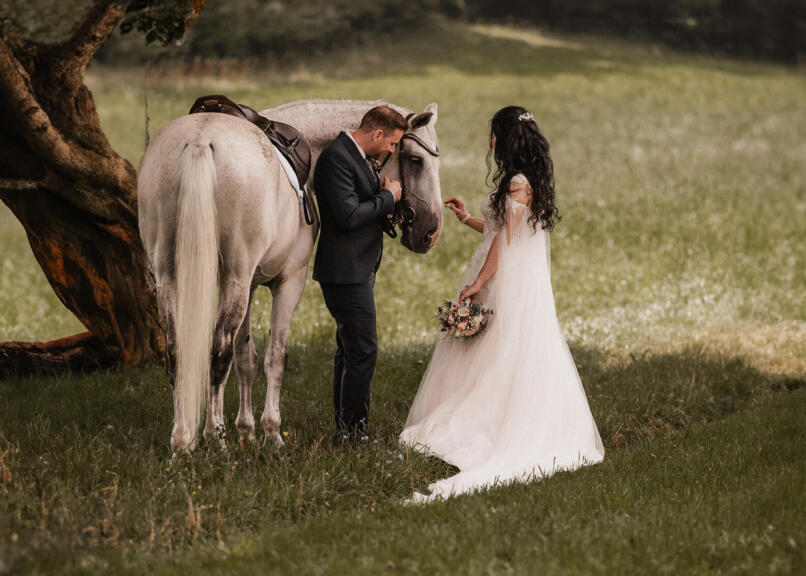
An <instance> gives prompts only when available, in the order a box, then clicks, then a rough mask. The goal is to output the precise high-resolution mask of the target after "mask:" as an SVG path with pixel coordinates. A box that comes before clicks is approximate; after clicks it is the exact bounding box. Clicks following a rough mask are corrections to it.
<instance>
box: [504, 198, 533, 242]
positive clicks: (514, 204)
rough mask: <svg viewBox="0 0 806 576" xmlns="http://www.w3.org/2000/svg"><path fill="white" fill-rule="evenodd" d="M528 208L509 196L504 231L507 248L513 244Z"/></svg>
mask: <svg viewBox="0 0 806 576" xmlns="http://www.w3.org/2000/svg"><path fill="white" fill-rule="evenodd" d="M527 209H528V206H527V205H526V204H523V203H521V202H518V201H517V200H515V199H514V198H513V197H512V196H507V211H506V215H505V218H504V219H505V222H504V231H505V233H506V239H507V246H509V244H510V243H511V242H512V239H513V238H514V237H515V234H516V232H517V228H518V225H519V224H520V223H521V220H522V219H523V216H524V214H525V213H526V210H527Z"/></svg>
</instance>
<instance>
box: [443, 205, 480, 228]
mask: <svg viewBox="0 0 806 576" xmlns="http://www.w3.org/2000/svg"><path fill="white" fill-rule="evenodd" d="M445 206H447V207H448V208H449V209H450V210H451V211H452V212H453V213H454V214H456V217H457V218H458V219H459V222H461V223H462V224H467V225H468V226H470V227H471V228H472V229H473V230H475V231H476V232H484V219H483V218H471V217H470V214H469V213H468V212H467V209H466V208H465V203H464V202H462V200H460V199H459V198H456V197H453V198H448V199H447V200H445Z"/></svg>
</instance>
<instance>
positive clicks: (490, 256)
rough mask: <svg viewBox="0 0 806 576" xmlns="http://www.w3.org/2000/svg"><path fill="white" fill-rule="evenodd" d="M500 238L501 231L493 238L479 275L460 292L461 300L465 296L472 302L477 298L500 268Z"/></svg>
mask: <svg viewBox="0 0 806 576" xmlns="http://www.w3.org/2000/svg"><path fill="white" fill-rule="evenodd" d="M500 238H501V234H500V233H498V234H496V235H495V237H494V238H493V241H492V244H490V251H489V252H487V259H486V260H485V261H484V266H482V267H481V270H480V271H479V275H478V276H476V279H475V280H474V281H473V283H472V284H470V285H469V286H465V288H464V289H463V290H462V291H461V292H460V293H459V301H460V302H461V301H462V300H464V299H465V298H470V300H471V302H472V301H473V300H475V299H476V294H478V293H479V291H481V288H482V286H484V283H485V282H487V280H489V279H490V278H492V277H493V275H494V274H495V272H496V271H497V270H498V243H499V242H500V241H501V240H500Z"/></svg>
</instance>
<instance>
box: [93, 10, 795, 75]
mask: <svg viewBox="0 0 806 576" xmlns="http://www.w3.org/2000/svg"><path fill="white" fill-rule="evenodd" d="M437 18H442V19H444V18H449V19H463V20H472V21H494V22H512V23H521V24H528V25H533V26H539V27H542V28H545V29H548V30H553V31H568V32H576V33H600V34H601V33H603V34H610V35H615V36H618V37H626V38H636V39H648V40H650V41H653V42H660V43H663V44H666V45H669V46H673V47H675V48H680V49H683V50H690V51H699V52H708V53H719V54H729V55H735V56H743V57H751V58H764V59H772V60H779V61H784V62H799V61H802V60H803V58H804V55H806V1H804V0H374V1H373V2H364V1H363V0H297V1H292V0H270V1H266V0H228V1H224V0H209V1H208V2H207V4H206V6H205V8H204V11H203V12H202V14H201V15H200V16H199V18H198V19H197V20H196V21H195V22H194V24H193V26H192V27H191V29H190V30H189V32H188V34H187V35H186V36H185V38H184V40H183V41H182V42H181V44H180V45H175V46H168V47H159V46H157V45H155V44H152V45H150V46H147V47H145V46H143V43H142V39H141V38H140V37H139V35H138V34H124V35H119V34H118V35H116V37H115V38H114V39H113V40H112V41H111V42H109V43H108V44H107V46H105V47H104V49H103V50H102V51H101V52H100V53H99V54H98V60H100V61H106V62H116V63H119V62H131V63H143V62H147V61H150V62H154V61H158V60H161V59H164V58H170V59H175V58H184V59H191V58H199V57H200V58H268V59H276V58H281V57H284V56H288V55H296V56H299V55H303V56H304V55H308V54H315V53H317V52H319V53H321V52H323V51H329V50H333V49H338V48H349V47H355V46H366V47H368V49H371V48H372V46H373V44H374V43H376V42H382V41H384V40H385V39H388V38H389V37H400V36H403V35H407V34H413V33H417V32H420V31H422V30H423V29H424V28H427V27H428V26H429V25H430V24H432V23H433V22H434V20H435V19H437Z"/></svg>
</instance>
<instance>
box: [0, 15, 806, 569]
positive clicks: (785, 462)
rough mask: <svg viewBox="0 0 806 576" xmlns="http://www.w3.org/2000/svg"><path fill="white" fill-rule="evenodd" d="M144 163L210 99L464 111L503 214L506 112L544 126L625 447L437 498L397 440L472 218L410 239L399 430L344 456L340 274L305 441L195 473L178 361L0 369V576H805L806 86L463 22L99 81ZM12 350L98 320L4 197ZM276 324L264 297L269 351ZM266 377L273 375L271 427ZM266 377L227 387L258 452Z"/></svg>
mask: <svg viewBox="0 0 806 576" xmlns="http://www.w3.org/2000/svg"><path fill="white" fill-rule="evenodd" d="M88 85H89V87H90V88H91V89H92V90H93V93H94V95H95V98H96V102H97V104H98V108H99V113H100V116H101V122H102V126H103V128H104V130H105V131H106V133H107V135H108V137H109V139H110V141H111V142H112V144H113V145H114V146H115V147H116V149H117V150H118V151H119V152H120V153H121V154H122V155H124V156H125V157H126V158H128V159H129V160H130V161H132V162H133V163H134V164H135V165H137V163H138V162H139V158H140V156H141V155H142V152H143V148H144V137H145V114H144V94H145V91H146V90H147V92H148V99H149V105H150V112H151V128H152V135H153V133H154V132H155V131H156V130H157V129H159V127H161V126H163V125H164V124H166V123H167V122H169V121H170V120H171V119H173V118H176V117H177V116H180V115H182V114H184V113H186V111H187V108H188V107H189V106H190V104H191V103H192V102H193V101H194V100H195V98H196V97H197V96H199V95H201V94H206V93H226V94H227V95H229V96H230V97H232V98H234V99H235V100H237V101H239V102H244V103H248V104H250V105H251V106H253V107H255V108H258V109H260V108H267V107H270V106H274V105H277V104H280V103H283V102H286V101H289V100H295V99H300V98H355V99H376V98H383V99H386V100H388V101H390V102H394V103H396V104H401V105H405V106H407V107H410V108H413V109H415V110H420V109H422V108H423V107H424V106H425V105H427V104H428V103H429V102H438V103H439V121H438V124H437V131H438V134H439V137H440V148H441V150H442V151H443V156H442V167H441V181H442V195H443V198H447V197H449V196H453V195H458V196H460V197H462V198H464V199H465V200H466V201H467V202H468V205H469V206H470V208H471V210H472V211H473V212H474V213H478V211H479V208H478V206H479V204H480V202H481V199H482V197H483V195H484V194H485V193H486V191H487V190H488V187H487V185H486V184H485V175H486V172H487V170H486V166H485V155H486V152H487V138H488V133H489V118H490V117H491V115H492V114H493V113H494V112H495V111H496V110H497V109H498V108H500V107H502V106H504V105H508V104H512V103H517V104H520V105H522V106H525V107H526V108H527V109H529V110H530V111H532V112H533V113H534V115H535V117H536V120H537V122H538V124H539V125H540V127H541V129H542V130H543V131H544V133H545V134H546V136H547V138H548V140H549V142H550V143H551V147H552V148H551V149H552V157H553V159H554V163H555V174H556V183H557V201H558V205H559V208H560V212H561V215H562V217H563V220H562V222H561V223H560V224H559V225H558V226H557V229H556V231H555V232H554V233H553V239H552V268H551V269H552V281H553V286H554V290H555V299H556V304H557V312H558V315H559V319H560V323H561V325H562V326H563V328H564V330H565V332H566V335H567V338H568V341H569V344H570V346H571V349H572V353H573V355H574V358H575V359H576V361H577V364H578V368H579V371H580V374H581V377H582V381H583V384H584V386H585V389H586V391H587V393H588V398H589V402H590V405H591V409H592V411H593V414H594V417H595V419H596V421H597V424H598V425H599V428H600V432H601V435H602V438H603V440H604V442H605V446H606V449H607V451H608V452H607V455H606V458H605V461H604V462H603V463H602V464H600V465H598V466H596V467H593V468H590V469H585V470H581V471H579V472H576V473H573V474H558V475H556V476H555V477H553V478H551V479H549V480H546V481H542V482H538V483H534V484H531V485H528V486H511V487H505V488H499V489H496V490H492V491H490V492H487V493H483V494H478V495H473V496H465V497H461V498H457V499H454V500H452V501H449V502H447V503H438V504H435V505H433V506H429V507H427V508H417V507H407V506H404V505H403V504H402V500H403V499H405V498H406V497H407V496H409V495H410V494H411V492H412V491H413V490H415V489H417V490H422V489H424V488H425V486H427V484H428V483H429V482H432V481H434V480H436V479H438V478H440V477H444V476H445V475H448V474H450V473H452V470H451V469H450V467H448V466H446V465H445V464H443V463H441V462H439V461H436V460H433V459H426V458H423V457H422V456H419V455H416V454H413V453H409V452H406V451H404V450H401V449H400V448H399V447H398V446H397V443H396V436H397V433H398V432H399V430H400V429H401V427H402V424H403V422H404V420H405V417H406V412H407V408H408V405H409V404H410V402H411V399H412V398H413V395H414V392H415V391H416V387H417V384H418V382H419V378H420V376H421V374H422V372H423V370H424V368H425V365H426V363H427V361H428V358H429V354H430V351H431V348H432V346H433V342H434V340H435V338H437V337H438V335H439V333H438V329H437V324H436V322H435V321H434V319H433V314H434V312H435V308H436V305H437V304H438V303H439V301H440V300H441V299H442V298H444V297H450V296H451V295H452V294H453V292H454V290H455V288H456V284H457V283H458V282H459V280H460V278H461V275H462V271H463V269H464V265H465V264H466V262H467V260H468V259H469V257H470V255H471V254H472V252H473V251H474V249H475V246H476V244H477V242H478V241H479V236H478V235H476V234H475V233H473V232H472V231H471V230H470V229H468V228H466V227H463V226H461V225H459V224H458V222H456V219H455V218H454V217H453V215H452V214H451V213H450V212H447V211H446V212H447V213H446V215H445V226H444V231H443V234H442V237H441V238H440V240H439V243H438V244H437V246H436V247H435V248H434V249H433V250H432V251H431V252H430V253H429V254H427V255H425V256H419V255H415V254H411V253H408V252H407V251H406V250H405V249H404V248H402V246H400V245H399V244H397V243H393V242H391V241H387V243H386V248H385V252H384V261H383V264H382V267H381V270H380V272H379V275H378V280H377V284H376V300H377V307H378V331H379V341H380V354H379V359H378V369H377V372H376V377H375V380H374V382H373V390H372V393H373V400H372V402H373V404H372V425H373V431H374V434H375V438H376V439H377V442H375V443H368V444H366V445H361V446H359V447H358V448H356V449H353V450H348V451H345V452H342V451H336V450H334V449H332V448H331V447H330V446H329V445H328V443H327V439H328V437H329V435H330V433H331V427H332V424H331V421H332V415H331V410H332V407H331V404H330V392H329V390H330V371H331V366H332V351H333V348H334V326H333V322H332V320H331V318H330V317H329V315H328V314H327V311H326V309H325V306H324V303H323V300H322V296H321V292H320V290H319V288H318V286H317V285H316V284H315V283H313V282H312V281H311V282H309V283H308V285H307V286H306V289H305V294H304V297H303V300H302V302H301V304H300V306H299V308H298V310H297V312H296V315H295V317H294V321H293V324H292V334H291V347H290V355H289V366H288V372H287V375H286V378H285V383H284V388H283V393H282V402H281V410H282V415H283V419H284V420H283V426H282V431H283V435H284V437H285V440H286V446H285V447H284V448H283V449H282V450H276V449H273V448H271V447H269V446H262V445H255V446H248V447H245V448H241V447H239V446H237V445H232V444H231V445H230V449H229V450H227V451H226V452H221V451H220V450H218V449H216V448H213V447H209V446H202V447H201V448H200V449H199V450H197V451H196V452H195V453H194V454H193V455H192V456H190V457H188V458H180V459H171V454H170V448H169V445H168V439H169V435H170V427H171V418H172V405H171V395H170V390H169V388H168V385H167V380H166V378H165V377H164V375H163V372H162V369H161V367H159V366H151V367H144V368H140V369H136V370H127V371H125V372H116V371H109V372H104V373H97V374H92V375H61V376H52V375H40V376H31V377H25V378H16V379H14V378H12V379H6V380H3V381H0V399H1V400H0V574H3V573H15V572H27V573H50V572H60V573H69V572H73V573H93V572H106V571H113V570H114V571H116V572H118V571H120V572H146V571H147V572H149V573H172V572H174V571H178V570H187V569H190V568H194V569H202V570H204V571H208V572H211V573H217V572H226V571H231V570H243V571H247V570H248V571H252V572H256V571H260V572H283V573H286V572H288V571H290V570H291V569H295V570H300V571H302V572H304V573H343V572H354V573H377V572H380V571H399V572H403V571H407V572H419V573H444V572H457V573H458V572H461V573H489V572H494V573H499V572H500V573H508V572H515V573H524V572H526V573H560V574H562V573H569V574H570V573H613V572H618V573H674V574H677V573H705V572H718V573H760V572H763V573H802V572H803V571H804V570H806V553H805V552H804V549H806V512H805V511H806V496H804V494H803V490H802V485H803V480H804V478H805V477H806V476H804V472H806V449H805V448H804V442H803V438H804V433H805V432H806V424H804V417H803V415H804V413H805V412H804V410H806V392H804V382H805V381H806V290H804V287H806V241H805V240H806V226H804V222H806V168H804V162H803V159H804V158H806V140H804V138H803V134H804V133H806V104H804V102H805V101H806V100H804V95H806V76H804V74H803V70H802V68H798V67H792V66H785V65H780V64H771V63H762V62H750V61H740V60H732V59H727V58H714V57H707V56H698V55H692V54H684V53H679V52H675V51H672V50H670V49H667V48H660V47H658V46H656V45H654V44H650V43H647V42H627V41H621V40H616V39H612V38H607V39H606V38H602V37H595V36H580V35H568V34H565V35H546V34H545V33H540V32H538V31H537V30H535V29H531V28H523V27H522V28H511V27H503V26H493V25H482V24H463V23H454V22H441V23H439V24H438V25H435V27H433V28H431V29H430V30H429V31H428V33H427V34H422V35H420V36H418V37H411V38H398V39H395V40H394V41H393V42H392V43H391V44H390V45H388V46H386V47H385V49H384V51H382V52H381V51H375V50H372V51H368V50H366V49H357V48H349V49H345V50H341V51H338V50H337V51H331V52H327V53H322V54H319V55H316V56H312V57H311V58H308V59H306V58H297V59H295V60H294V61H293V62H292V63H289V64H281V63H276V62H275V63H272V64H266V65H257V64H255V63H254V62H253V63H247V64H244V65H243V66H240V67H239V66H233V64H232V62H228V63H223V64H221V63H219V64H216V63H204V62H198V61H197V62H193V61H191V62H174V63H168V64H165V65H163V66H160V67H156V68H145V67H142V68H121V67H111V66H103V65H99V66H94V67H91V68H90V72H89V75H88ZM0 246H2V247H3V254H2V257H0V264H1V265H2V273H0V339H2V340H47V339H52V338H58V337H61V336H66V335H70V334H73V333H75V332H78V331H81V330H82V327H81V326H80V325H79V323H78V322H77V320H75V319H74V318H73V317H72V316H71V315H70V314H69V312H67V311H66V310H65V309H64V308H63V307H62V306H61V304H60V303H59V302H58V300H57V299H56V297H55V296H54V294H53V293H52V291H51V290H50V288H49V286H48V285H47V282H46V280H45V279H44V277H43V275H42V274H41V272H40V270H39V267H38V266H37V264H36V262H35V261H34V259H33V257H32V255H31V253H30V250H29V249H28V247H27V242H26V239H25V234H24V231H23V230H22V228H21V226H20V225H19V224H18V223H17V222H16V220H15V219H14V218H13V216H12V215H11V214H10V213H9V212H8V210H7V209H6V208H5V207H0ZM270 311H271V301H270V296H269V293H268V290H262V291H259V292H258V295H257V301H256V304H255V307H254V309H253V319H252V321H253V329H254V333H255V338H256V340H257V341H258V346H259V349H260V348H261V347H265V343H266V340H267V336H268V334H267V332H268V325H269V317H270ZM264 392H265V376H263V375H262V374H259V375H258V378H257V381H256V383H255V394H254V404H255V406H256V407H258V412H257V414H258V415H259V413H260V409H261V408H262V402H263V395H264ZM236 412H237V386H236V385H235V383H234V382H230V385H229V386H228V389H227V406H226V416H227V421H228V425H229V427H230V437H231V438H234V437H235V436H236V435H235V433H234V426H233V423H234V419H235V415H236Z"/></svg>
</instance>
